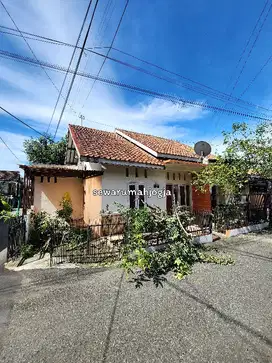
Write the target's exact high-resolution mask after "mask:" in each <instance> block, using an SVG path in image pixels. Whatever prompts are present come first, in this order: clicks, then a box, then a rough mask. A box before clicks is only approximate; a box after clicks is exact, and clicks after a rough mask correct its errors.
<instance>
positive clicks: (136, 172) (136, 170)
mask: <svg viewBox="0 0 272 363" xmlns="http://www.w3.org/2000/svg"><path fill="white" fill-rule="evenodd" d="M138 176H139V174H138V169H137V168H135V178H138Z"/></svg>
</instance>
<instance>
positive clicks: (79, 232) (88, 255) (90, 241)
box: [50, 211, 212, 264]
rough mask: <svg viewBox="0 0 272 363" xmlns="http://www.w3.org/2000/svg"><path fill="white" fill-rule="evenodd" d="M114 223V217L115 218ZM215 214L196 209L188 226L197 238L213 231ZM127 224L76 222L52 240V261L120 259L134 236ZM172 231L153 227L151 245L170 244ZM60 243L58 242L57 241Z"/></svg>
mask: <svg viewBox="0 0 272 363" xmlns="http://www.w3.org/2000/svg"><path fill="white" fill-rule="evenodd" d="M111 222H112V220H111ZM211 224H212V223H211V213H210V212H207V211H199V212H194V214H193V221H192V223H191V224H190V226H188V227H187V232H189V233H190V234H191V235H192V236H193V237H194V236H200V235H205V234H209V233H211ZM128 230H129V228H127V224H126V223H124V222H121V221H120V219H115V222H114V223H107V220H104V221H103V223H100V224H93V225H89V226H87V225H84V223H82V221H74V222H73V223H72V224H71V231H70V233H68V234H67V235H66V236H64V238H63V239H61V241H60V239H59V238H58V239H57V240H56V241H54V240H53V239H52V240H51V241H50V251H51V253H50V254H51V263H52V264H56V263H64V262H73V263H101V262H103V261H113V260H117V259H119V258H120V255H121V248H122V245H124V244H125V243H126V241H127V240H128V239H129V238H130V236H129V233H128ZM170 234H171V231H169V233H168V232H167V231H166V232H164V233H159V232H158V231H156V230H154V229H152V230H147V231H143V238H144V240H145V241H146V244H147V246H157V245H161V244H167V243H169V241H171V240H172V238H171V235H170ZM56 242H57V243H56Z"/></svg>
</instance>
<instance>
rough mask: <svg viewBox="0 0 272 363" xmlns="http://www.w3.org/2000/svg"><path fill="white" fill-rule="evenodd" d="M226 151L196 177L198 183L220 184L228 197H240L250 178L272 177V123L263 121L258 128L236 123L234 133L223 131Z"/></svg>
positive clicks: (203, 184)
mask: <svg viewBox="0 0 272 363" xmlns="http://www.w3.org/2000/svg"><path fill="white" fill-rule="evenodd" d="M223 136H224V145H225V147H226V148H225V151H224V152H223V153H222V155H218V157H217V160H216V162H215V163H212V164H209V165H208V166H206V167H205V168H203V169H202V170H201V171H200V172H199V173H198V174H196V177H195V181H194V184H195V185H196V187H197V188H198V189H200V190H203V189H204V186H205V185H207V184H209V185H217V186H219V187H220V188H221V190H222V191H223V192H225V193H227V194H237V193H239V192H240V191H241V190H242V189H243V188H244V186H245V185H246V184H247V182H248V180H249V177H250V175H252V174H253V175H258V176H260V177H263V178H266V179H271V178H272V124H271V122H268V121H267V122H262V123H260V124H258V125H257V126H255V127H250V126H249V125H247V124H246V123H234V124H233V125H232V131H231V132H223Z"/></svg>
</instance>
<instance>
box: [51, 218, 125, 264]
mask: <svg viewBox="0 0 272 363" xmlns="http://www.w3.org/2000/svg"><path fill="white" fill-rule="evenodd" d="M124 230H125V224H124V223H119V224H105V223H103V224H94V225H90V226H81V227H74V226H73V227H71V231H70V233H69V234H68V235H67V236H66V237H65V238H63V240H62V241H61V243H59V244H55V241H54V240H52V241H50V247H49V249H50V251H51V253H50V255H51V257H50V260H51V263H52V264H56V263H63V262H73V263H99V262H103V261H109V260H111V261H112V260H116V259H118V258H119V257H120V252H121V245H122V243H123V242H124Z"/></svg>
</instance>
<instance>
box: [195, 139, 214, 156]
mask: <svg viewBox="0 0 272 363" xmlns="http://www.w3.org/2000/svg"><path fill="white" fill-rule="evenodd" d="M194 150H195V153H196V154H197V155H199V156H202V157H205V156H207V155H209V154H210V153H211V151H212V148H211V145H210V144H208V143H207V142H206V141H198V142H197V143H196V144H195V146H194Z"/></svg>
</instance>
